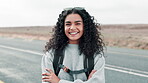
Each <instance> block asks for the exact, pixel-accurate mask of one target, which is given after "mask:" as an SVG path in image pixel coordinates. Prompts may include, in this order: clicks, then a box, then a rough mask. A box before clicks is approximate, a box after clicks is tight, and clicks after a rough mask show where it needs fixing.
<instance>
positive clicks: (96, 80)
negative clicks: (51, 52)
mask: <svg viewBox="0 0 148 83" xmlns="http://www.w3.org/2000/svg"><path fill="white" fill-rule="evenodd" d="M97 58H98V60H97V61H96V63H95V66H94V70H92V72H91V73H90V75H89V77H88V79H87V81H82V80H80V79H77V80H74V81H73V82H72V81H68V80H63V79H60V78H59V77H58V76H56V75H55V73H54V72H53V66H52V60H53V59H52V57H50V56H46V55H45V56H44V57H43V58H42V81H43V82H42V83H105V76H104V66H105V60H104V58H100V57H97ZM99 58H100V59H99ZM100 63H101V64H100ZM47 68H50V69H47Z"/></svg>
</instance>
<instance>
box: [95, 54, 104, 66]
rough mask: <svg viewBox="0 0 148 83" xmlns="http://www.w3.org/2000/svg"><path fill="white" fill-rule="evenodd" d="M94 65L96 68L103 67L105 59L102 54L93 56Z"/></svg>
mask: <svg viewBox="0 0 148 83" xmlns="http://www.w3.org/2000/svg"><path fill="white" fill-rule="evenodd" d="M94 65H97V66H98V67H99V66H104V65H105V57H104V55H103V54H95V55H94Z"/></svg>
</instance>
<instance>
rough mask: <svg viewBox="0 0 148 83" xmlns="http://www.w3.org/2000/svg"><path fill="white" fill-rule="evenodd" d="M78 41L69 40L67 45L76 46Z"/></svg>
mask: <svg viewBox="0 0 148 83" xmlns="http://www.w3.org/2000/svg"><path fill="white" fill-rule="evenodd" d="M78 43H79V41H73V40H69V44H78Z"/></svg>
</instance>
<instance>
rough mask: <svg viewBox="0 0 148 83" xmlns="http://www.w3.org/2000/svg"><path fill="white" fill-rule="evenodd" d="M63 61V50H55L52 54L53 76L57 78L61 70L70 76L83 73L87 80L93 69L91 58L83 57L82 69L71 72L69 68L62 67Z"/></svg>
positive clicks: (92, 59)
mask: <svg viewBox="0 0 148 83" xmlns="http://www.w3.org/2000/svg"><path fill="white" fill-rule="evenodd" d="M63 59H64V50H55V52H54V59H53V68H54V71H55V74H56V75H57V76H58V74H59V71H60V69H63V70H64V71H65V72H67V73H69V74H70V75H72V74H79V73H83V72H85V74H86V76H87V78H88V76H89V74H90V73H91V71H92V70H93V69H94V58H93V56H89V57H85V58H84V69H81V70H76V71H71V70H70V69H69V68H67V67H65V66H64V65H63Z"/></svg>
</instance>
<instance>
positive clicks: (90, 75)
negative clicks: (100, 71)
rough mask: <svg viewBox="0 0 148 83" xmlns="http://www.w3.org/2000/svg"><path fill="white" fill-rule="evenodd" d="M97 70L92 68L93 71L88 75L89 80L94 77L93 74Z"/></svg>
mask: <svg viewBox="0 0 148 83" xmlns="http://www.w3.org/2000/svg"><path fill="white" fill-rule="evenodd" d="M96 71H97V70H92V71H91V73H90V74H89V76H88V80H89V79H90V78H91V77H92V75H93V74H94V73H95V72H96Z"/></svg>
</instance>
